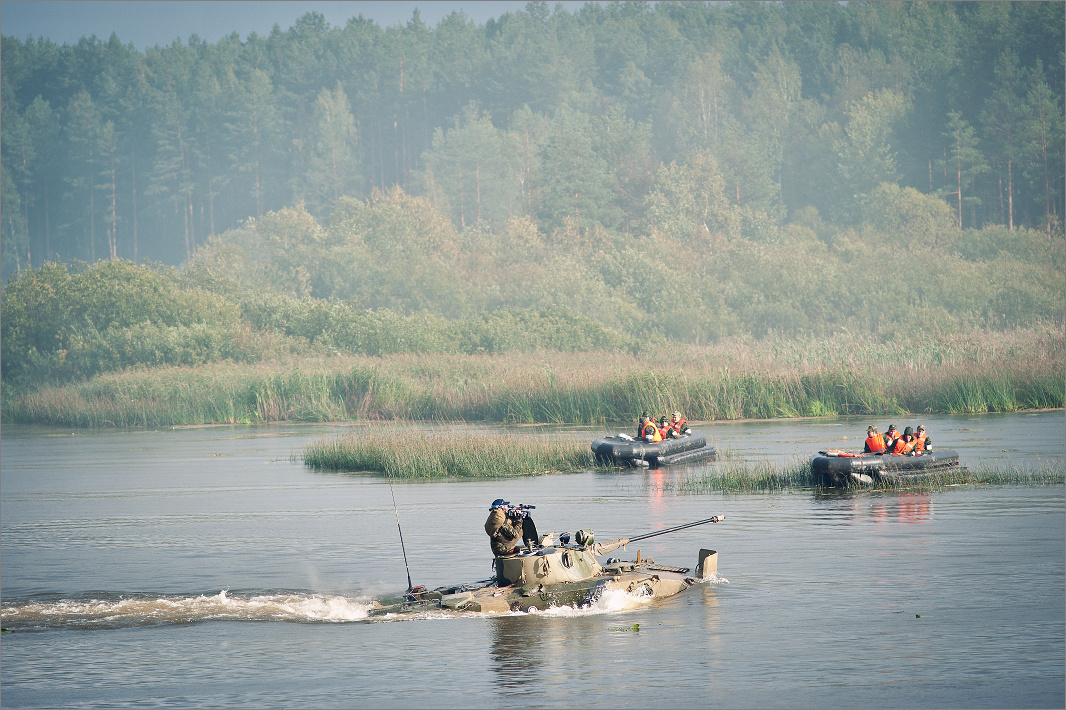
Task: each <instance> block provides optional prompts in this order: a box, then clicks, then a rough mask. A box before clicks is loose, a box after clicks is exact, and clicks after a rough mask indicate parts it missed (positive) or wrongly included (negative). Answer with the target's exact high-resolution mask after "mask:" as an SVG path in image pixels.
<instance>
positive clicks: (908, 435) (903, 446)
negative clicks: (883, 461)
mask: <svg viewBox="0 0 1066 710" xmlns="http://www.w3.org/2000/svg"><path fill="white" fill-rule="evenodd" d="M914 442H915V439H914V429H911V428H910V427H907V428H906V429H904V430H903V436H901V437H900V438H898V439H896V443H895V445H894V446H893V447H892V453H894V454H898V455H902V456H911V455H913V454H912V452H913V451H914Z"/></svg>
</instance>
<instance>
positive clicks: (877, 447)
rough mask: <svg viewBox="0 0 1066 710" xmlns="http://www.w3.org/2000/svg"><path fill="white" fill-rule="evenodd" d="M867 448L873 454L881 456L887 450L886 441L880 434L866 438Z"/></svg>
mask: <svg viewBox="0 0 1066 710" xmlns="http://www.w3.org/2000/svg"><path fill="white" fill-rule="evenodd" d="M866 448H867V450H868V451H869V452H870V453H871V454H879V453H881V452H882V451H884V450H885V448H886V447H885V440H884V438H883V437H882V436H881V435H880V434H873V435H871V436H868V437H866Z"/></svg>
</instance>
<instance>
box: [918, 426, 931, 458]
mask: <svg viewBox="0 0 1066 710" xmlns="http://www.w3.org/2000/svg"><path fill="white" fill-rule="evenodd" d="M914 438H915V442H914V453H915V454H921V453H925V452H926V451H932V450H933V441H932V439H930V438H929V436H928V435H927V434H926V433H925V426H924V425H922V424H919V425H918V429H917V430H916V431H915V432H914Z"/></svg>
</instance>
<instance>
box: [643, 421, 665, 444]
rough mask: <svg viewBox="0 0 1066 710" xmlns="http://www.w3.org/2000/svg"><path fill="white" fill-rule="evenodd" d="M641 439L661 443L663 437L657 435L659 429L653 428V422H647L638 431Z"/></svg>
mask: <svg viewBox="0 0 1066 710" xmlns="http://www.w3.org/2000/svg"><path fill="white" fill-rule="evenodd" d="M640 438H641V439H650V440H651V441H662V440H663V436H662V434H660V433H659V427H657V426H655V422H648V423H647V424H645V425H644V427H643V428H642V429H641V431H640Z"/></svg>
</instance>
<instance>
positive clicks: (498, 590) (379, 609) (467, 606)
mask: <svg viewBox="0 0 1066 710" xmlns="http://www.w3.org/2000/svg"><path fill="white" fill-rule="evenodd" d="M546 537H547V536H546ZM608 545H610V543H608ZM612 549H616V548H612ZM597 551H599V550H597V546H595V545H588V546H579V545H558V546H551V545H548V546H542V547H538V548H536V549H525V550H523V551H522V552H520V553H518V554H515V555H508V556H504V557H497V558H496V569H497V578H496V579H492V580H484V581H482V582H473V583H470V584H462V585H456V586H450V587H439V588H437V589H423V588H421V587H415V588H413V589H410V590H408V591H407V592H406V593H404V594H403V595H400V596H397V597H391V598H384V599H379V600H376V601H375V602H374V603H373V606H372V607H371V609H370V611H369V614H370V616H381V615H385V614H403V613H411V612H418V611H431V610H435V609H442V610H452V611H457V612H509V611H530V610H532V609H549V608H551V607H560V606H574V607H580V606H586V605H589V604H592V603H594V602H595V601H596V600H597V599H599V597H600V596H602V595H603V594H604V593H605V592H607V591H614V590H617V591H623V592H627V593H629V594H636V595H640V596H644V597H648V598H649V599H664V598H666V597H672V596H674V595H675V594H680V593H681V592H683V591H685V590H686V589H688V588H689V587H691V586H692V585H693V584H697V583H699V582H701V581H704V580H707V579H709V578H711V577H713V576H714V575H715V574H716V573H717V570H718V553H717V552H715V551H714V550H706V549H704V550H700V554H699V561H698V563H697V566H696V569H695V571H694V573H691V574H690V572H689V569H688V568H683V567H669V566H666V565H657V564H655V562H654V561H653V560H640V555H639V553H638V555H637V557H638V559H637V561H633V562H625V561H621V560H617V559H609V560H608V561H607V562H606V563H605V564H603V565H601V564H600V563H599V562H597V560H596V555H595V553H596V552H597Z"/></svg>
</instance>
